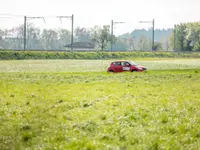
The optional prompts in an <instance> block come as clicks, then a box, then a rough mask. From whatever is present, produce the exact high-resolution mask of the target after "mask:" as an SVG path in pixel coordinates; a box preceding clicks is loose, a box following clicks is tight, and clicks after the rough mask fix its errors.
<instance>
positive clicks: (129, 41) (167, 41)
mask: <svg viewBox="0 0 200 150" xmlns="http://www.w3.org/2000/svg"><path fill="white" fill-rule="evenodd" d="M174 33H175V37H174ZM26 35H27V40H26V43H27V46H26V47H27V49H31V50H65V48H64V46H65V45H68V44H70V43H71V31H70V30H68V29H40V28H37V27H35V26H34V24H27V33H26ZM74 42H91V43H93V44H94V45H95V49H97V50H110V47H111V42H112V43H113V50H124V51H126V50H132V51H151V50H152V30H151V29H149V30H145V29H140V30H139V29H138V30H134V31H132V32H131V33H126V34H123V35H120V36H118V37H115V36H113V37H111V34H110V27H109V26H103V27H99V26H95V27H93V28H84V27H83V28H82V27H77V28H75V30H74ZM23 47H24V27H23V25H20V26H18V27H13V28H12V29H5V30H1V29H0V49H13V50H19V49H23ZM154 50H155V51H163V50H164V51H170V50H177V51H200V22H194V23H182V24H179V25H176V28H175V29H174V30H173V29H162V30H160V29H156V30H155V46H154Z"/></svg>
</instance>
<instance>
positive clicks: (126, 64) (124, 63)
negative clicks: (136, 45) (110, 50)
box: [122, 62, 130, 66]
mask: <svg viewBox="0 0 200 150" xmlns="http://www.w3.org/2000/svg"><path fill="white" fill-rule="evenodd" d="M129 65H130V64H129V63H128V62H123V63H122V66H129Z"/></svg>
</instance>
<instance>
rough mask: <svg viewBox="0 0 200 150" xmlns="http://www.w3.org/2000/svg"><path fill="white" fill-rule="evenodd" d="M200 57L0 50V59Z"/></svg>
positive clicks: (197, 55) (143, 53) (199, 55)
mask: <svg viewBox="0 0 200 150" xmlns="http://www.w3.org/2000/svg"><path fill="white" fill-rule="evenodd" d="M133 57H135V58H139V57H143V58H200V53H198V52H191V53H186V52H73V53H72V52H47V51H6V50H2V51H0V60H22V59H120V58H121V59H122V58H133Z"/></svg>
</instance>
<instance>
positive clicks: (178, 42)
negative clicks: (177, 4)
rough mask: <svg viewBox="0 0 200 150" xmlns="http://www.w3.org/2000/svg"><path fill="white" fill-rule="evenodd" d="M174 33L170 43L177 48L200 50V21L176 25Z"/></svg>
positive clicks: (179, 49) (180, 49) (181, 49)
mask: <svg viewBox="0 0 200 150" xmlns="http://www.w3.org/2000/svg"><path fill="white" fill-rule="evenodd" d="M174 33H175V34H171V36H170V43H171V46H173V47H174V49H175V50H178V51H200V22H190V23H181V24H179V25H176V27H175V29H174ZM174 35H175V36H174Z"/></svg>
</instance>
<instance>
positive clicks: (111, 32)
mask: <svg viewBox="0 0 200 150" xmlns="http://www.w3.org/2000/svg"><path fill="white" fill-rule="evenodd" d="M110 41H111V43H110V44H111V51H112V50H113V20H111V40H110Z"/></svg>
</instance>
